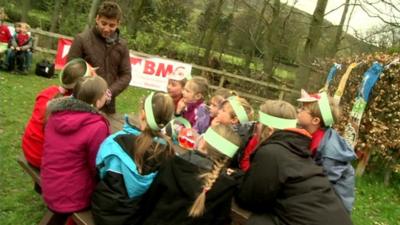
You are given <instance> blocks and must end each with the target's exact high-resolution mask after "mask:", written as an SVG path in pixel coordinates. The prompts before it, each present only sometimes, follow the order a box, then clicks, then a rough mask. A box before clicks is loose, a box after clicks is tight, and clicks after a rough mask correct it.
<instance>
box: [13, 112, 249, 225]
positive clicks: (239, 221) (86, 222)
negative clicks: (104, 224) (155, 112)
mask: <svg viewBox="0 0 400 225" xmlns="http://www.w3.org/2000/svg"><path fill="white" fill-rule="evenodd" d="M128 117H129V121H130V123H131V124H135V125H138V124H139V118H138V116H137V115H134V114H129V115H128ZM107 119H108V121H109V122H110V127H111V131H112V133H115V132H117V131H119V130H121V129H122V126H123V124H124V116H123V115H120V114H113V115H108V116H107ZM174 149H175V150H178V151H186V150H184V149H182V148H181V147H179V146H177V145H175V146H174ZM17 162H18V164H19V165H20V166H21V167H22V169H23V170H24V171H25V172H26V173H28V174H29V175H30V176H31V178H32V180H33V182H34V183H35V184H37V185H39V186H40V172H39V170H38V169H37V168H35V167H33V166H31V165H30V164H29V163H28V162H27V161H26V160H25V158H24V156H22V155H21V156H20V157H19V158H18V159H17ZM52 216H53V213H52V212H51V211H50V210H47V212H46V213H45V215H44V216H43V218H42V219H41V221H40V223H39V225H46V224H48V222H49V221H50V219H51V217H52ZM249 216H250V212H248V211H246V210H243V209H241V208H239V207H238V206H237V205H236V203H235V202H234V201H232V209H231V217H232V225H244V224H246V221H247V219H248V218H249ZM72 219H73V220H74V221H75V223H76V224H77V225H95V224H94V221H93V216H92V213H91V211H90V210H86V211H82V212H75V213H73V214H72Z"/></svg>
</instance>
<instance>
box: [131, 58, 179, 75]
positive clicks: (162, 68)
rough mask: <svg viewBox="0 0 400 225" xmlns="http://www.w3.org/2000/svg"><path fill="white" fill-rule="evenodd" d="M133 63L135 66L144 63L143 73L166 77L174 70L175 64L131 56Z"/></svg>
mask: <svg viewBox="0 0 400 225" xmlns="http://www.w3.org/2000/svg"><path fill="white" fill-rule="evenodd" d="M131 64H132V65H134V66H135V65H138V64H142V66H143V71H142V73H143V74H146V75H154V76H161V77H166V76H167V75H168V74H170V73H172V72H173V70H174V65H172V64H167V63H164V62H156V61H153V60H150V59H142V58H135V57H131Z"/></svg>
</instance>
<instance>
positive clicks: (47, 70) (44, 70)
mask: <svg viewBox="0 0 400 225" xmlns="http://www.w3.org/2000/svg"><path fill="white" fill-rule="evenodd" d="M35 74H36V75H38V76H42V77H47V78H51V77H53V76H54V63H50V62H49V61H48V60H42V61H41V62H39V63H37V64H36V69H35Z"/></svg>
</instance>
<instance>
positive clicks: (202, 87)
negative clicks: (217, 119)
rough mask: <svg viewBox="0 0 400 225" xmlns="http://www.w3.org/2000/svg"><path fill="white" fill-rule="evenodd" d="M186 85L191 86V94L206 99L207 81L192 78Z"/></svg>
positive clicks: (201, 78)
mask: <svg viewBox="0 0 400 225" xmlns="http://www.w3.org/2000/svg"><path fill="white" fill-rule="evenodd" d="M186 84H188V85H191V87H192V88H193V92H194V93H196V94H197V93H200V94H201V95H202V96H203V99H206V98H208V81H207V79H205V78H204V77H193V78H192V79H190V80H188V81H187V82H186ZM192 84H193V85H192Z"/></svg>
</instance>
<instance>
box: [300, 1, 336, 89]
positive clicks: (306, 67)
mask: <svg viewBox="0 0 400 225" xmlns="http://www.w3.org/2000/svg"><path fill="white" fill-rule="evenodd" d="M327 3H328V0H318V2H317V6H316V7H315V10H314V14H313V17H312V20H311V25H310V30H309V32H308V37H307V40H306V44H305V45H304V52H303V55H302V57H301V59H300V62H301V63H300V66H299V70H298V73H297V77H296V83H295V86H296V89H299V90H300V89H301V88H305V89H307V86H308V83H309V77H310V72H311V64H312V62H313V61H314V58H315V54H316V50H317V49H318V42H319V40H320V38H321V33H322V23H323V22H324V14H325V9H326V5H327Z"/></svg>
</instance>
